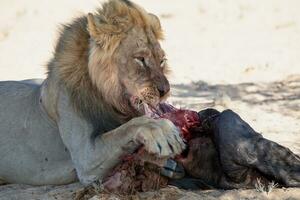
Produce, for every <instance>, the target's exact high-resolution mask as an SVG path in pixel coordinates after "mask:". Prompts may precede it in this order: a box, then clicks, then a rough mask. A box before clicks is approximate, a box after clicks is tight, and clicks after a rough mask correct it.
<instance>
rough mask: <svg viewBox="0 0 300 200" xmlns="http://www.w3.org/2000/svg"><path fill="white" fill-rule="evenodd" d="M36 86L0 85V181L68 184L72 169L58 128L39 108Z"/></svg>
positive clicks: (71, 177) (41, 108)
mask: <svg viewBox="0 0 300 200" xmlns="http://www.w3.org/2000/svg"><path fill="white" fill-rule="evenodd" d="M38 82H41V81H40V80H38V81H30V82H29V81H25V82H11V81H10V82H0V110H1V112H0V127H1V130H0V158H1V162H0V179H2V180H5V181H7V182H11V183H14V182H20V183H28V184H53V183H56V184H63V183H68V182H69V183H70V182H72V181H75V179H76V174H75V169H74V166H73V164H72V161H71V157H70V154H69V152H68V151H67V148H66V147H65V145H64V143H63V142H62V139H61V137H60V134H59V130H58V127H57V125H56V124H55V122H53V121H52V120H51V119H50V118H49V117H48V115H47V113H46V111H45V110H44V108H43V105H42V104H41V90H40V89H41V84H40V83H38Z"/></svg>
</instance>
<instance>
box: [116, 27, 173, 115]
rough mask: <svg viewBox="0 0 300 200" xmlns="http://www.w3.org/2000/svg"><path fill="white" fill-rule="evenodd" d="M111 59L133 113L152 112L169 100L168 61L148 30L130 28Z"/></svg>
mask: <svg viewBox="0 0 300 200" xmlns="http://www.w3.org/2000/svg"><path fill="white" fill-rule="evenodd" d="M114 56H115V62H116V63H115V64H116V67H117V69H118V76H119V77H118V78H119V81H120V82H121V84H122V85H123V87H124V90H125V91H124V92H125V93H126V94H127V95H126V96H127V97H128V98H129V101H130V102H131V105H132V106H133V107H134V108H135V109H136V110H138V111H140V112H147V110H148V109H155V108H157V106H158V104H159V103H160V102H161V101H163V100H164V99H166V98H167V97H168V95H169V91H170V84H169V81H168V80H167V78H166V76H165V73H166V72H167V63H166V62H167V59H166V57H165V53H164V51H163V50H162V48H161V46H160V44H159V42H158V40H157V39H156V38H155V36H154V34H153V32H152V31H151V30H148V31H147V30H146V31H145V30H144V29H142V28H139V27H134V28H132V29H131V30H130V31H129V32H128V34H127V37H126V38H124V39H123V40H122V41H121V43H120V46H119V47H118V49H117V50H116V52H115V54H114Z"/></svg>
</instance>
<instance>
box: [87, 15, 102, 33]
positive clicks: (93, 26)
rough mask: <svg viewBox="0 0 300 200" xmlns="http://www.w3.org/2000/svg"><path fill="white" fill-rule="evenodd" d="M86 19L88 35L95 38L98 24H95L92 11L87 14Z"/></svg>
mask: <svg viewBox="0 0 300 200" xmlns="http://www.w3.org/2000/svg"><path fill="white" fill-rule="evenodd" d="M87 21H88V27H87V28H88V31H89V33H90V36H91V37H93V38H96V37H97V35H98V34H99V33H98V30H97V26H99V24H97V25H96V19H95V17H94V15H93V14H92V13H89V14H88V17H87ZM97 23H98V22H97Z"/></svg>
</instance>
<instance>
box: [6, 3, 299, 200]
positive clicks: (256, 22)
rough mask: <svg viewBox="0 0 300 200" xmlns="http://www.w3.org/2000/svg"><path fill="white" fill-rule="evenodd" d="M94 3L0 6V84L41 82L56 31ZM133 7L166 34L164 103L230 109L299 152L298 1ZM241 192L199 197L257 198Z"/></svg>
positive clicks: (87, 10)
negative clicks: (169, 90)
mask: <svg viewBox="0 0 300 200" xmlns="http://www.w3.org/2000/svg"><path fill="white" fill-rule="evenodd" d="M99 2H101V1H98V0H76V1H73V0H51V1H41V0H26V1H20V0H2V1H1V2H0V11H1V18H0V80H21V79H28V78H43V77H45V65H46V63H47V61H48V60H49V58H50V57H51V52H52V51H53V47H54V44H55V41H56V38H57V35H58V33H57V30H58V27H59V26H58V25H59V24H61V23H65V22H69V21H70V20H71V19H72V18H73V17H75V16H79V15H81V14H82V13H87V12H89V11H93V10H94V8H95V7H96V6H98V5H99V4H100V3H99ZM136 2H137V3H139V4H141V5H143V6H144V7H145V8H147V10H148V11H150V12H153V13H155V14H157V15H158V16H160V18H161V20H162V25H163V27H164V29H165V33H166V40H165V41H164V42H163V43H162V44H163V47H164V48H165V50H166V52H167V55H168V59H169V63H170V65H171V67H172V70H173V74H172V75H171V76H170V81H171V83H172V84H173V95H172V97H171V98H170V102H172V103H174V104H175V105H177V106H180V107H188V108H191V109H198V110H200V109H203V108H205V107H215V108H218V109H220V110H223V109H226V108H230V109H233V110H234V111H236V112H238V113H239V114H240V115H241V116H242V118H244V119H245V120H246V121H247V122H249V123H250V124H251V125H252V126H253V127H254V128H255V129H256V130H257V131H258V132H261V133H262V134H263V135H264V136H265V137H267V138H269V139H272V140H274V141H276V142H278V143H280V144H283V145H286V146H288V147H289V148H290V149H291V150H293V151H294V152H296V153H298V154H300V12H299V8H300V1H299V0H286V1H284V0H263V1H261V0H251V1H250V0H248V1H247V0H209V1H204V0H185V1H182V0H163V1H162V0H160V1H159V0H136ZM12 187H16V188H19V189H16V188H14V190H12V191H10V194H14V195H16V196H15V197H18V195H17V194H22V191H23V192H25V191H28V189H26V190H25V189H24V188H23V187H22V186H12ZM29 190H30V191H31V190H33V191H35V192H36V193H38V192H37V191H39V194H41V195H42V196H43V195H44V199H48V198H50V197H49V195H48V194H49V191H50V193H51V191H52V189H48V190H45V191H41V190H37V189H34V188H32V189H29ZM5 191H9V190H7V186H5V187H2V188H1V187H0V199H3V198H4V197H3V196H1V195H3V194H6V195H7V194H8V193H7V192H5ZM16 191H17V192H16ZM54 191H56V190H54ZM215 192H216V193H218V191H215ZM248 192H249V191H229V192H223V193H222V195H220V196H213V195H210V194H209V193H208V194H205V195H208V196H206V197H205V198H206V199H213V198H220V199H246V198H248V199H255V198H252V197H251V194H252V195H253V194H254V196H255V195H257V196H256V197H257V198H262V197H261V196H260V194H259V193H255V191H252V193H251V194H250V193H248ZM250 192H251V191H250ZM287 193H288V194H287ZM45 194H47V195H46V196H48V197H45ZM194 194H195V195H196V193H193V195H194ZM275 194H276V195H275V196H274V198H273V197H272V198H270V199H276V198H277V199H278V198H279V197H282V198H279V199H288V197H290V196H289V195H290V194H291V195H292V196H291V199H292V197H293V199H297V198H298V199H300V194H299V189H293V190H289V191H288V192H286V191H283V190H276V193H275ZM279 194H280V195H281V196H280V195H279ZM295 194H296V196H295ZM197 195H199V194H197ZM201 195H204V194H201ZM230 195H231V196H230ZM236 195H237V196H236ZM239 195H240V196H239ZM249 195H250V196H249ZM278 195H279V196H278ZM50 196H51V195H50ZM10 197H12V196H10ZM269 197H270V196H269ZM180 198H181V197H180ZM193 198H204V196H195V197H193ZM12 199H13V197H12ZM186 199H192V197H191V196H190V197H187V198H186ZM262 199H263V198H262Z"/></svg>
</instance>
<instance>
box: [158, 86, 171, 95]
mask: <svg viewBox="0 0 300 200" xmlns="http://www.w3.org/2000/svg"><path fill="white" fill-rule="evenodd" d="M157 90H158V92H159V96H160V97H163V96H165V94H167V93H168V92H169V91H170V85H169V84H163V85H159V86H158V87H157Z"/></svg>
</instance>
